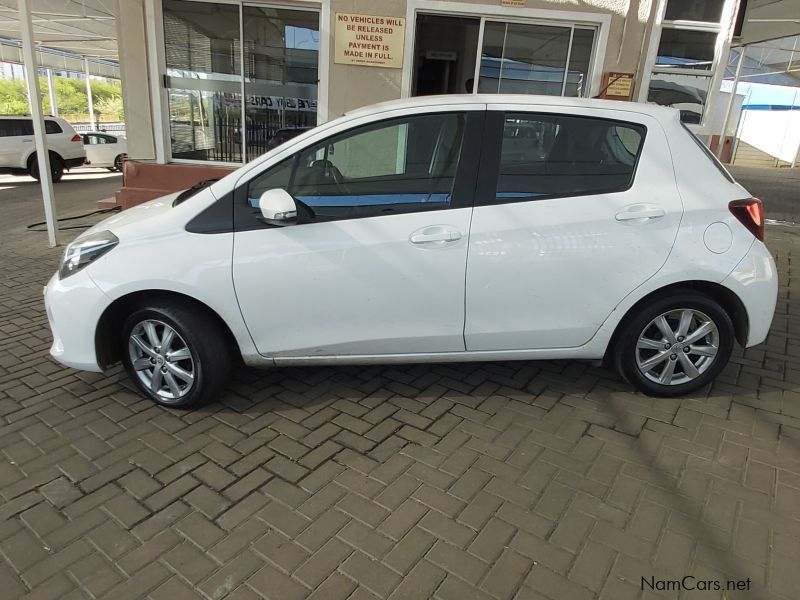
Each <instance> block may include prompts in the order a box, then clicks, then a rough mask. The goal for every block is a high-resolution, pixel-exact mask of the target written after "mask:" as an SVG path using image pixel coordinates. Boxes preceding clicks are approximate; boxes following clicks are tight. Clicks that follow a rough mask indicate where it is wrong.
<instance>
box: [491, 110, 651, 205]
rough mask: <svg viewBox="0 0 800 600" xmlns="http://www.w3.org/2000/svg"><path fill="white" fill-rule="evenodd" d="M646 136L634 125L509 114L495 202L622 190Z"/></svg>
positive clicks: (573, 118) (585, 119) (628, 181)
mask: <svg viewBox="0 0 800 600" xmlns="http://www.w3.org/2000/svg"><path fill="white" fill-rule="evenodd" d="M644 134H645V128H644V127H643V126H641V125H636V124H632V123H623V122H617V121H610V120H605V119H590V118H585V117H568V116H553V115H532V114H525V113H518V114H514V113H509V114H507V115H506V118H505V124H504V128H503V146H502V151H501V155H500V172H499V177H498V180H497V197H496V198H497V200H496V201H497V202H512V201H513V202H527V201H530V200H538V199H543V198H553V197H558V196H575V195H588V194H602V193H609V192H617V191H623V190H625V189H627V188H628V187H629V186H630V185H631V183H632V180H633V174H634V170H635V168H636V161H637V158H638V156H639V153H640V151H641V147H642V142H643V140H644Z"/></svg>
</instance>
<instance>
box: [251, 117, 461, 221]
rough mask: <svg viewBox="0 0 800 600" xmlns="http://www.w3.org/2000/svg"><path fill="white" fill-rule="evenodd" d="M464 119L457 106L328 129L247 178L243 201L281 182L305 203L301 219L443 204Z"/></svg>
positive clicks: (457, 155)
mask: <svg viewBox="0 0 800 600" xmlns="http://www.w3.org/2000/svg"><path fill="white" fill-rule="evenodd" d="M465 124H466V116H465V115H464V114H463V113H444V114H442V113H439V114H432V115H413V116H409V117H401V118H398V119H392V120H388V121H382V122H379V123H373V124H370V125H365V126H363V127H359V128H356V129H354V130H351V131H347V132H344V133H341V134H339V135H336V136H333V137H331V138H328V139H327V140H325V141H324V142H321V143H319V144H316V145H313V146H310V147H308V148H305V149H304V150H302V151H300V152H299V153H298V154H296V155H294V156H292V157H290V158H288V159H285V160H284V161H282V162H280V163H279V164H277V165H275V166H273V167H272V168H270V169H269V170H267V171H266V172H264V173H263V174H262V175H260V176H258V177H256V178H255V179H253V180H252V181H251V182H250V184H249V187H248V194H247V197H248V200H249V203H250V206H251V207H253V208H258V199H259V198H260V196H261V194H263V193H264V192H265V191H267V190H270V189H274V188H282V189H285V190H286V191H288V192H289V193H290V194H291V195H292V196H293V197H294V198H295V200H296V201H297V203H298V205H299V206H300V207H301V208H302V209H305V210H299V211H298V214H299V215H301V218H300V222H318V221H331V220H338V219H353V218H360V217H372V216H379V215H387V214H400V213H407V212H417V211H422V210H436V209H442V208H448V207H449V206H450V204H451V201H452V195H453V187H454V184H455V177H456V172H457V169H458V161H459V158H460V155H461V145H462V141H463V136H464V129H465Z"/></svg>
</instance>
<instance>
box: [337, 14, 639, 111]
mask: <svg viewBox="0 0 800 600" xmlns="http://www.w3.org/2000/svg"><path fill="white" fill-rule="evenodd" d="M443 3H445V4H452V0H442V2H437V0H432V1H431V2H430V3H429V5H430V7H431V8H432V9H433V10H436V9H437V8H439V7H437V4H438V5H442V4H443ZM457 3H458V4H460V5H462V6H464V7H468V6H469V5H474V7H475V13H476V15H477V16H480V15H481V14H485V15H489V14H491V12H492V11H493V10H496V9H502V10H508V9H506V8H505V7H501V1H500V0H459V1H458V2H457ZM654 4H655V0H574V1H572V2H564V0H528V2H527V3H526V6H525V8H524V9H518V12H519V14H524V11H525V9H544V10H548V11H564V12H582V13H592V14H604V15H611V23H610V26H609V32H608V42H607V46H606V51H605V56H604V60H603V69H602V71H603V72H604V73H605V72H607V71H625V72H631V73H636V76H637V77H636V79H637V81H638V79H639V76H640V74H641V69H642V67H643V64H642V63H643V62H644V58H645V56H644V55H645V51H646V48H647V43H648V42H649V32H650V31H651V30H652V21H653V18H654V16H653V13H654V12H655V10H654ZM427 8H428V6H427V5H426V7H425V8H424V9H422V10H426V9H427ZM337 12H342V13H362V14H371V15H380V16H388V17H407V4H406V1H405V0H380V1H375V0H371V1H370V0H331V10H330V23H329V24H328V25H329V31H333V30H334V19H335V18H336V13H337ZM556 18H557V16H556ZM563 18H564V19H565V20H569V16H568V15H565V16H564V17H563ZM413 27H414V23H413V22H406V28H413ZM329 44H330V56H331V64H330V73H329V96H328V107H329V108H328V117H329V118H331V119H332V118H335V117H338V116H340V115H342V114H343V113H344V112H346V111H348V110H352V109H354V108H357V107H359V106H365V105H368V104H373V103H375V102H381V101H384V100H392V99H396V98H400V97H401V91H402V82H403V69H389V68H382V67H365V66H356V65H339V64H335V63H333V54H334V46H333V44H334V41H333V37H332V36H331V38H330V39H329ZM410 52H413V47H408V45H406V47H405V48H404V53H410Z"/></svg>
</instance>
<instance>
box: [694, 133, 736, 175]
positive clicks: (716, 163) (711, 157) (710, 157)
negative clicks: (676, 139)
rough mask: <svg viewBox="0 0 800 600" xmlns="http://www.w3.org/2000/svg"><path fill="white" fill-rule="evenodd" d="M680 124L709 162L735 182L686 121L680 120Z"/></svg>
mask: <svg viewBox="0 0 800 600" xmlns="http://www.w3.org/2000/svg"><path fill="white" fill-rule="evenodd" d="M681 126H682V127H683V130H684V131H685V132H686V133H687V135H688V136H689V137H690V138H692V141H693V142H694V143H695V144H697V145H698V146H699V147H700V150H702V151H703V154H705V155H706V158H708V160H710V161H711V163H712V164H713V165H714V166H715V167H716V169H717V170H718V171H719V172H720V173H722V176H723V177H724V178H725V179H727V180H728V181H730V182H731V183H736V180H735V179H734V178H733V175H731V174H730V173H729V172H728V169H726V168H725V166H724V165H723V164H722V163H721V162H719V159H718V158H717V157H716V156H714V153H713V152H711V150H710V149H709V148H708V146H706V145H705V144H704V143H703V142H701V141H700V138H698V137H697V136H696V135H695V134H694V133H693V132H692V130H691V129H689V128H688V127H687V126H686V123H683V122H681Z"/></svg>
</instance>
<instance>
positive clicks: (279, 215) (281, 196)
mask: <svg viewBox="0 0 800 600" xmlns="http://www.w3.org/2000/svg"><path fill="white" fill-rule="evenodd" d="M258 207H259V208H260V209H261V216H262V218H263V219H264V221H265V222H267V223H269V224H270V225H280V226H284V225H294V224H295V223H297V204H295V201H294V198H292V196H291V194H290V193H289V192H287V191H286V190H284V189H281V188H275V189H273V190H267V191H266V192H264V193H263V194H261V198H259V199H258Z"/></svg>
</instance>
